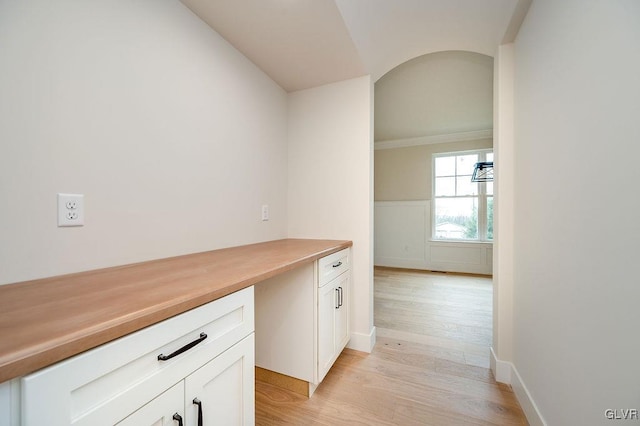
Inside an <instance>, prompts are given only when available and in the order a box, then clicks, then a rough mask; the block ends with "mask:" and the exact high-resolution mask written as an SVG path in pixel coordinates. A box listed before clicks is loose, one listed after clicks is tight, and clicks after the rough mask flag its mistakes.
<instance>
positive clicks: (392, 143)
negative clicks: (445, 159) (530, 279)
mask: <svg viewBox="0 0 640 426" xmlns="http://www.w3.org/2000/svg"><path fill="white" fill-rule="evenodd" d="M489 138H493V129H486V130H475V131H473V132H459V133H447V134H444V135H434V136H420V137H417V138H407V139H391V140H386V141H380V142H374V144H373V146H374V149H393V148H406V147H409V146H420V145H433V144H436V143H449V142H462V141H473V140H477V139H489Z"/></svg>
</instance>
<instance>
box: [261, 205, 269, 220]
mask: <svg viewBox="0 0 640 426" xmlns="http://www.w3.org/2000/svg"><path fill="white" fill-rule="evenodd" d="M262 220H263V221H267V220H269V205H268V204H264V205H263V206H262Z"/></svg>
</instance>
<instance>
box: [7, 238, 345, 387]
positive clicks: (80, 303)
mask: <svg viewBox="0 0 640 426" xmlns="http://www.w3.org/2000/svg"><path fill="white" fill-rule="evenodd" d="M351 245H352V243H351V241H333V240H295V239H287V240H277V241H269V242H265V243H258V244H251V245H246V246H239V247H232V248H227V249H221V250H214V251H208V252H203V253H196V254H190V255H185V256H178V257H172V258H167V259H160V260H153V261H149V262H143V263H137V264H132V265H125V266H118V267H113V268H106V269H98V270H94V271H88V272H80V273H76V274H70V275H62V276H57V277H51V278H45V279H40V280H33V281H25V282H21V283H16V284H7V285H2V286H0V383H2V382H4V381H6V380H9V379H12V378H15V377H20V376H24V375H26V374H29V373H32V372H34V371H36V370H38V369H40V368H43V367H46V366H48V365H51V364H53V363H55V362H58V361H61V360H63V359H65V358H69V357H71V356H73V355H77V354H79V353H81V352H83V351H86V350H88V349H91V348H94V347H96V346H99V345H101V344H103V343H106V342H109V341H111V340H114V339H117V338H119V337H122V336H124V335H126V334H129V333H132V332H134V331H137V330H140V329H142V328H144V327H147V326H149V325H152V324H155V323H157V322H160V321H162V320H165V319H167V318H170V317H172V316H175V315H178V314H181V313H183V312H186V311H188V310H189V309H193V308H195V307H197V306H200V305H203V304H205V303H208V302H211V301H213V300H216V299H219V298H221V297H224V296H226V295H228V294H231V293H233V292H235V291H238V290H241V289H243V288H245V287H249V286H251V285H253V284H256V283H258V282H260V281H263V280H265V279H267V278H270V277H273V276H275V275H278V274H281V273H283V272H285V271H288V270H290V269H293V268H295V267H297V266H300V265H302V264H304V263H308V262H312V261H314V260H316V259H318V258H320V257H323V256H326V255H328V254H331V253H334V252H337V251H339V250H342V249H344V248H347V247H350V246H351Z"/></svg>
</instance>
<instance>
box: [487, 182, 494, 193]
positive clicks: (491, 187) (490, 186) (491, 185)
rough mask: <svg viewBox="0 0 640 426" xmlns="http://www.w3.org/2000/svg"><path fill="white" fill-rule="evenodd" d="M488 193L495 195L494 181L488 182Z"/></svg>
mask: <svg viewBox="0 0 640 426" xmlns="http://www.w3.org/2000/svg"><path fill="white" fill-rule="evenodd" d="M487 195H493V182H487Z"/></svg>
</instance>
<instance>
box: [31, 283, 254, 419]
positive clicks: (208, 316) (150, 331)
mask: <svg viewBox="0 0 640 426" xmlns="http://www.w3.org/2000/svg"><path fill="white" fill-rule="evenodd" d="M253 312H254V305H253V287H249V288H246V289H244V290H241V291H238V292H236V293H233V294H230V295H228V296H226V297H223V298H221V299H218V300H215V301H213V302H211V303H208V304H206V305H203V306H201V307H198V308H195V309H192V310H191V311H188V312H185V313H183V314H181V315H177V316H175V317H173V318H170V319H167V320H165V321H162V322H160V323H158V324H155V325H153V326H150V327H147V328H145V329H142V330H140V331H137V332H135V333H131V334H129V335H127V336H124V337H122V338H120V339H117V340H115V341H113V342H111V343H107V344H105V345H102V346H100V347H98V348H95V349H92V350H90V351H87V352H85V353H83V354H80V355H77V356H75V357H73V358H70V359H68V360H66V361H62V362H59V363H57V364H55V365H53V366H51V367H48V368H45V369H43V370H40V371H37V372H35V373H33V374H31V375H29V376H26V377H24V378H23V379H22V391H23V400H22V419H23V424H24V425H26V426H29V425H34V426H35V425H38V426H40V425H43V424H46V425H48V426H53V425H91V426H95V425H113V424H115V423H117V422H118V421H120V420H122V419H123V418H124V417H126V416H127V415H129V414H130V413H132V412H134V411H135V410H136V409H137V408H139V407H140V406H142V405H143V404H144V403H145V402H147V401H150V400H152V399H153V398H155V397H156V396H157V395H159V394H160V393H161V392H162V391H164V390H165V389H168V388H169V387H171V386H172V385H174V384H175V383H178V382H179V381H180V380H182V379H183V378H184V377H186V376H187V375H189V374H190V373H192V372H193V371H195V370H196V369H198V368H199V367H200V366H202V365H204V364H205V363H207V362H208V361H209V360H211V359H213V358H214V357H216V356H217V355H219V354H220V353H222V352H223V351H225V350H226V349H228V348H229V347H231V346H233V345H234V344H235V343H236V342H238V341H240V340H241V339H243V338H244V337H246V336H247V335H249V334H251V333H252V332H253V329H254V318H253ZM201 333H205V334H206V335H207V337H206V338H205V339H204V340H202V341H201V342H200V343H198V344H196V345H194V346H192V347H191V348H190V349H188V350H186V351H185V352H183V353H181V354H179V355H177V356H175V357H172V358H171V359H168V360H166V361H161V360H159V359H158V355H160V354H163V355H168V354H171V353H172V352H174V351H176V350H177V349H179V348H182V347H184V346H185V345H188V344H189V343H190V342H194V341H196V340H197V339H199V338H200V337H201V336H202V335H201Z"/></svg>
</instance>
